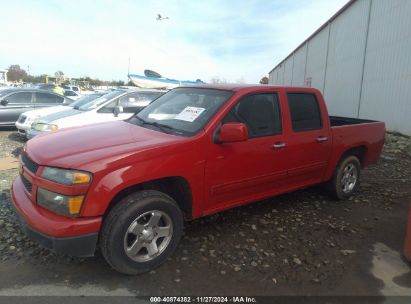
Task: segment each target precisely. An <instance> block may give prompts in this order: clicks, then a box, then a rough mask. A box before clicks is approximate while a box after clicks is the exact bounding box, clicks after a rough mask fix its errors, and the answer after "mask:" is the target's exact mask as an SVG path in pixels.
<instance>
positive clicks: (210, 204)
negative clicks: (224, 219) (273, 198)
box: [205, 93, 287, 213]
mask: <svg viewBox="0 0 411 304" xmlns="http://www.w3.org/2000/svg"><path fill="white" fill-rule="evenodd" d="M227 122H242V123H244V124H245V125H246V126H247V128H248V133H249V139H248V140H247V141H244V142H235V143H221V144H219V143H214V144H212V145H210V148H209V150H208V151H207V156H206V157H207V163H206V172H205V181H206V193H205V198H206V208H205V209H206V213H211V212H214V211H217V210H219V209H224V208H228V207H232V206H235V205H239V204H241V203H243V202H246V201H253V200H258V199H260V198H261V197H264V196H268V195H270V194H273V193H275V192H276V191H279V190H280V189H281V188H282V186H283V184H284V182H285V178H286V174H287V171H286V157H287V151H286V149H285V148H284V135H283V132H282V121H281V114H280V102H279V98H278V95H277V94H276V93H264V94H254V95H248V96H245V97H243V98H242V99H240V101H239V102H238V103H237V104H236V105H235V106H234V107H233V108H232V109H231V111H230V112H229V113H228V115H227V116H226V117H225V118H224V119H223V120H222V122H221V124H224V123H227Z"/></svg>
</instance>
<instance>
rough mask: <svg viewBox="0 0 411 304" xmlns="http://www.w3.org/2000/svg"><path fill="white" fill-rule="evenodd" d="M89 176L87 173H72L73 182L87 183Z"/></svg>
mask: <svg viewBox="0 0 411 304" xmlns="http://www.w3.org/2000/svg"><path fill="white" fill-rule="evenodd" d="M90 180H91V178H90V175H89V174H86V173H82V172H74V173H73V184H88V183H89V182H90Z"/></svg>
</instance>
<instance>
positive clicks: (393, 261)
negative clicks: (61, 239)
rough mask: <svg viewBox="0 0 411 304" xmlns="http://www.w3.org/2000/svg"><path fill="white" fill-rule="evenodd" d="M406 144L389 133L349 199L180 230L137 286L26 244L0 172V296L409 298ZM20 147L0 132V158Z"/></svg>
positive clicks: (290, 204)
mask: <svg viewBox="0 0 411 304" xmlns="http://www.w3.org/2000/svg"><path fill="white" fill-rule="evenodd" d="M408 142H409V138H406V137H402V136H398V135H393V134H389V135H388V137H387V144H386V146H385V148H384V153H383V157H382V159H381V161H380V162H379V163H378V164H377V165H374V166H372V167H370V168H367V169H366V170H365V171H363V175H362V185H361V188H360V191H359V192H358V194H357V195H356V196H355V197H353V198H352V199H350V200H347V201H340V202H338V201H334V200H332V199H330V198H329V197H328V196H327V195H326V194H325V192H324V190H323V189H322V188H321V187H314V188H310V189H305V190H302V191H298V192H295V193H291V194H287V195H283V196H280V197H277V198H273V199H268V200H264V201H261V202H258V203H255V204H252V205H249V206H245V207H240V208H236V209H233V210H230V211H227V212H224V213H221V214H217V215H213V216H209V217H206V218H204V219H200V220H196V221H193V222H189V223H186V227H185V236H184V238H183V240H182V242H181V244H180V246H179V249H178V250H177V252H176V253H175V254H174V256H173V257H172V258H170V260H169V261H168V262H167V263H166V264H165V265H163V266H162V267H160V268H159V269H157V270H155V271H152V272H151V273H148V274H144V275H140V276H135V277H131V276H123V275H120V274H118V273H116V272H114V271H113V270H111V269H110V268H109V266H108V265H107V264H106V263H105V262H104V260H103V258H102V257H101V255H100V254H99V253H97V256H96V257H95V258H89V259H77V258H70V257H66V256H59V255H55V254H53V253H50V252H48V251H47V250H44V249H41V248H40V247H38V246H37V245H36V244H34V243H32V242H31V241H29V240H28V239H27V238H26V237H25V236H24V235H23V234H22V233H21V231H20V230H19V227H18V226H17V223H16V221H15V218H14V216H13V214H12V211H11V208H10V194H9V187H10V184H11V182H12V180H13V179H14V177H15V176H16V175H17V174H18V173H17V170H16V169H11V170H4V171H0V190H1V200H0V273H1V274H2V275H1V276H0V295H16V294H27V295H29V294H30V295H33V294H38V295H50V294H57V295H62V294H67V295H70V294H73V295H81V294H85V295H93V294H94V295H130V294H132V295H180V294H186V295H193V294H195V295H199V294H200V295H408V296H411V274H410V272H409V265H407V264H405V263H404V262H403V261H402V260H401V257H400V253H401V250H402V246H403V239H404V234H405V225H406V218H407V212H408V205H409V203H410V202H411V199H410V197H411V157H410V156H409V155H408V154H407V153H406V150H407V149H408V147H407V144H408ZM23 144H24V141H23V140H22V139H21V138H20V137H19V136H18V135H17V134H16V133H15V132H11V131H8V132H5V131H3V132H0V158H3V157H7V156H13V155H14V156H16V155H18V154H19V153H20V151H21V147H22V145H23ZM4 274H7V275H4Z"/></svg>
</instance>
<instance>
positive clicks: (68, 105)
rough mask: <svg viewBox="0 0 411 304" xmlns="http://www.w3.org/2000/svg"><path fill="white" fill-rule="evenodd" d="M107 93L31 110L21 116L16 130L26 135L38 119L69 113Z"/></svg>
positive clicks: (67, 100)
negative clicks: (59, 113)
mask: <svg viewBox="0 0 411 304" xmlns="http://www.w3.org/2000/svg"><path fill="white" fill-rule="evenodd" d="M104 94H105V93H95V94H89V95H85V96H82V97H80V98H79V99H77V100H76V101H72V100H69V99H66V101H64V102H63V103H62V104H61V105H59V106H54V107H47V108H40V109H37V110H31V111H27V112H24V113H22V114H20V116H19V118H18V120H17V121H16V128H17V130H18V132H19V133H20V134H21V135H26V132H27V130H29V129H30V127H31V124H32V123H33V121H35V120H36V119H39V118H41V117H44V116H46V115H50V114H53V113H58V112H67V111H66V110H72V109H73V108H74V107H80V106H82V105H85V104H86V103H89V102H91V101H93V100H94V99H96V98H99V97H101V96H103V95H104Z"/></svg>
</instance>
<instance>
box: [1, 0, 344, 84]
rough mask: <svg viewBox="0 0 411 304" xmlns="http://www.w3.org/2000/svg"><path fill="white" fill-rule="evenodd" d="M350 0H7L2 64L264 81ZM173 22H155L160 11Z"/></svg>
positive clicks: (107, 76)
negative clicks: (274, 68) (284, 59)
mask: <svg viewBox="0 0 411 304" xmlns="http://www.w3.org/2000/svg"><path fill="white" fill-rule="evenodd" d="M346 2H347V0H262V1H260V0H203V1H201V0H198V1H197V0H187V1H185V0H163V1H161V0H158V1H148V0H145V1H140V0H111V1H110V0H99V1H88V0H82V1H78V0H59V1H57V0H56V1H52V0H41V1H40V0H37V1H34V0H33V1H19V0H13V1H11V0H0V8H1V12H2V13H1V26H0V39H1V43H0V45H1V47H0V69H1V68H7V67H8V66H9V65H11V64H20V65H21V66H22V67H23V68H25V69H27V66H30V73H31V74H34V75H37V74H43V73H46V74H54V72H55V71H57V70H62V71H63V72H64V73H65V74H66V75H67V76H69V77H79V76H84V75H87V76H90V77H98V78H100V79H104V80H112V79H122V80H126V79H127V65H128V58H129V57H130V60H131V64H130V66H131V68H130V72H131V73H134V74H142V73H143V71H144V69H152V70H155V71H157V72H159V73H160V74H162V75H163V76H165V77H170V78H178V79H181V80H182V79H190V80H191V79H192V80H195V79H197V78H200V79H202V80H204V81H209V80H210V79H211V78H212V77H216V76H217V77H220V78H225V79H226V80H227V81H230V82H236V81H240V80H242V81H245V82H248V83H256V82H258V81H259V80H260V79H261V77H262V76H264V75H267V74H268V72H269V71H270V70H271V69H272V68H273V67H274V66H275V65H276V64H277V63H278V62H279V61H281V60H282V59H283V58H284V57H285V56H287V55H288V54H289V53H290V52H291V51H292V50H293V49H294V48H295V47H297V46H298V45H299V44H300V43H301V42H302V41H303V40H304V39H305V38H307V37H308V36H309V35H310V34H312V33H313V32H314V31H315V30H316V29H317V28H318V27H319V26H321V25H322V24H323V23H324V22H325V21H327V19H329V18H330V17H331V16H332V15H333V14H334V13H335V12H337V10H338V9H340V8H341V7H342V6H343V5H344V4H345V3H346ZM159 13H160V14H161V15H163V16H167V17H169V18H170V19H168V20H163V21H156V16H157V14H159Z"/></svg>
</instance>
